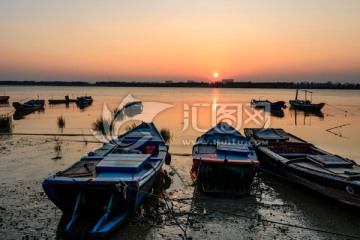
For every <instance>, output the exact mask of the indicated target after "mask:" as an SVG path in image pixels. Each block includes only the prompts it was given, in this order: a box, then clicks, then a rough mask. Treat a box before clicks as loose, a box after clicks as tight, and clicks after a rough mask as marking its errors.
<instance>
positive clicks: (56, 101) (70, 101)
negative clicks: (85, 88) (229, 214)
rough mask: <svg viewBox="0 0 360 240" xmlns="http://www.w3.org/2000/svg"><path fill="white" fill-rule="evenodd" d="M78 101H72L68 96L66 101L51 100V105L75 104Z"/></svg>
mask: <svg viewBox="0 0 360 240" xmlns="http://www.w3.org/2000/svg"><path fill="white" fill-rule="evenodd" d="M74 102H76V99H70V98H69V96H68V95H66V96H65V99H49V104H61V103H65V104H67V103H74Z"/></svg>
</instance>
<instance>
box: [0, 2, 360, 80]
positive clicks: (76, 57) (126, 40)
mask: <svg viewBox="0 0 360 240" xmlns="http://www.w3.org/2000/svg"><path fill="white" fill-rule="evenodd" d="M359 12H360V1H356V0H343V1H338V0H317V1H310V0H304V1H298V2H296V1H289V0H274V1H267V0H261V1H260V0H255V1H240V0H227V1H210V0H207V1H201V0H200V1H188V0H183V1H176V2H175V1H165V0H163V1H160V0H154V1H148V2H137V1H115V0H113V1H106V0H105V1H95V0H86V1H85V0H82V1H76V2H73V1H66V2H65V3H64V2H63V1H45V0H42V1H7V2H5V3H2V4H1V8H0V32H1V37H0V80H30V79H32V80H70V81H71V80H80V81H99V80H100V81H101V80H107V77H108V76H110V78H111V80H113V81H116V80H118V81H126V80H131V81H133V80H138V81H142V80H144V81H146V80H159V81H164V80H166V79H173V80H182V81H186V80H188V79H193V80H198V81H203V80H205V81H213V80H214V78H213V73H214V72H219V74H220V77H219V78H234V79H235V80H237V81H245V80H252V81H267V80H277V79H278V80H280V81H284V80H289V81H327V80H331V81H344V82H360V44H359V43H360V18H359Z"/></svg>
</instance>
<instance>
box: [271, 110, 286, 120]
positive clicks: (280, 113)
mask: <svg viewBox="0 0 360 240" xmlns="http://www.w3.org/2000/svg"><path fill="white" fill-rule="evenodd" d="M270 114H271V116H274V117H278V118H283V117H284V116H285V115H284V110H282V109H272V110H271V111H270Z"/></svg>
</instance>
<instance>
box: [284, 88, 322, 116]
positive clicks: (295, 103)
mask: <svg viewBox="0 0 360 240" xmlns="http://www.w3.org/2000/svg"><path fill="white" fill-rule="evenodd" d="M303 91H304V92H305V100H299V99H298V92H299V88H296V95H295V100H290V101H289V103H290V105H291V107H292V108H294V109H298V110H303V111H310V112H311V111H320V110H321V109H322V108H323V107H324V106H325V103H312V102H311V101H310V100H308V99H307V93H310V94H311V98H312V92H311V91H308V90H303Z"/></svg>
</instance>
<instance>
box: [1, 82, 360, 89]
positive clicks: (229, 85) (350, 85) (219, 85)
mask: <svg viewBox="0 0 360 240" xmlns="http://www.w3.org/2000/svg"><path fill="white" fill-rule="evenodd" d="M0 85H23V86H89V87H92V86H96V87H195V88H198V87H201V88H205V87H206V88H283V89H293V88H296V87H299V88H306V89H360V83H332V82H330V81H329V82H325V83H318V82H300V83H298V82H213V83H209V82H195V81H189V82H114V81H113V82H110V81H108V82H95V83H89V82H81V81H76V82H65V81H0Z"/></svg>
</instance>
